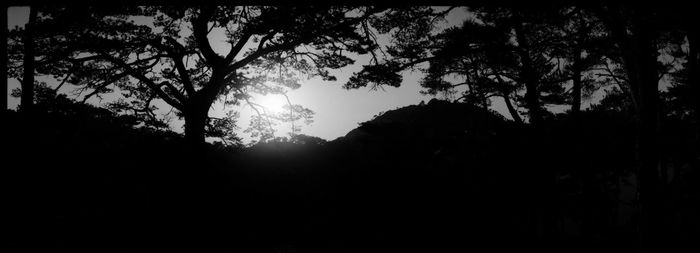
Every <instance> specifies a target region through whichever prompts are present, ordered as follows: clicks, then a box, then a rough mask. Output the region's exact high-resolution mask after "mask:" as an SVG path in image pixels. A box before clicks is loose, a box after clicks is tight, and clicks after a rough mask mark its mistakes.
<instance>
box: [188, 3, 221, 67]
mask: <svg viewBox="0 0 700 253" xmlns="http://www.w3.org/2000/svg"><path fill="white" fill-rule="evenodd" d="M212 14H214V8H211V7H202V8H200V13H199V16H197V17H196V18H194V19H192V33H193V34H194V38H195V40H196V41H197V45H198V46H199V49H200V50H201V51H202V54H203V55H204V59H205V60H206V61H207V62H209V63H210V64H211V65H214V66H216V65H219V64H221V63H224V59H223V57H221V56H220V55H218V54H216V52H214V49H212V47H211V44H209V39H208V38H207V34H208V33H209V31H208V27H207V26H208V19H209V17H211V15H212Z"/></svg>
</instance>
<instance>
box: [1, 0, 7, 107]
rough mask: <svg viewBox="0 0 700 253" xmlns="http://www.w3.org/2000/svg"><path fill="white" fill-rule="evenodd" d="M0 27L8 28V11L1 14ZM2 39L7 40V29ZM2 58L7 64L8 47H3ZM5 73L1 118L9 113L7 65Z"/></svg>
mask: <svg viewBox="0 0 700 253" xmlns="http://www.w3.org/2000/svg"><path fill="white" fill-rule="evenodd" d="M0 27H7V11H2V13H0ZM2 35H3V36H2V37H3V38H7V37H8V36H7V35H8V32H7V30H6V29H4V28H3V29H2ZM1 54H2V56H1V57H0V61H2V62H7V47H2V53H1ZM1 71H2V73H3V77H2V80H0V117H4V116H5V111H7V88H8V87H7V77H8V76H7V65H6V64H3V65H2V69H1Z"/></svg>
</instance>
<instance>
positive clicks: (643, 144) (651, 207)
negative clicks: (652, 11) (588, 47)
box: [610, 10, 663, 252]
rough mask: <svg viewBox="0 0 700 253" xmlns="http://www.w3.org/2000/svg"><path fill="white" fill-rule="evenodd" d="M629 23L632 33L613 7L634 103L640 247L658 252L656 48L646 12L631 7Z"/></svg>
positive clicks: (614, 29) (660, 240) (659, 234)
mask: <svg viewBox="0 0 700 253" xmlns="http://www.w3.org/2000/svg"><path fill="white" fill-rule="evenodd" d="M634 11H635V13H634V14H632V17H631V23H632V28H631V29H630V30H631V31H632V34H631V35H630V34H628V32H627V31H628V28H627V25H626V23H627V22H628V20H625V19H620V17H623V16H621V13H620V12H619V10H614V12H612V15H614V16H613V18H614V19H617V20H612V22H611V23H610V25H611V27H612V28H613V32H614V33H615V36H616V39H617V40H618V42H619V43H620V49H621V50H622V54H623V57H624V63H625V69H626V71H627V76H628V79H629V83H630V87H631V91H632V96H633V97H636V99H635V100H636V101H637V104H636V105H637V106H636V108H635V110H636V114H637V124H636V125H637V127H636V128H637V152H636V153H637V154H636V156H637V164H638V165H637V168H638V171H637V177H638V192H639V195H638V196H639V210H638V212H639V216H640V221H639V227H638V228H639V237H638V239H639V244H638V246H639V247H640V248H639V250H640V251H641V252H658V251H659V250H660V246H661V245H662V239H661V238H660V237H661V236H662V235H663V233H662V227H661V219H662V213H661V193H660V189H659V186H660V181H659V174H658V167H659V166H658V165H659V156H658V150H657V144H658V129H659V121H658V113H659V111H658V77H657V75H658V71H657V69H656V64H657V60H656V58H657V54H658V53H657V51H656V49H655V47H654V41H653V40H654V32H653V31H651V29H652V25H651V24H648V23H646V22H647V21H646V20H645V18H646V17H647V15H645V14H647V13H639V12H640V11H641V10H634Z"/></svg>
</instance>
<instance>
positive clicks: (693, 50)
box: [687, 30, 700, 169]
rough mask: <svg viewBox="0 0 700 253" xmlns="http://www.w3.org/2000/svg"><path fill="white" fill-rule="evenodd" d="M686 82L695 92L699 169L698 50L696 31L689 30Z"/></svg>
mask: <svg viewBox="0 0 700 253" xmlns="http://www.w3.org/2000/svg"><path fill="white" fill-rule="evenodd" d="M688 47H689V49H690V50H689V51H690V52H689V53H690V55H689V56H688V74H689V76H688V84H687V85H690V86H691V89H692V91H693V94H695V96H694V97H695V98H696V99H695V100H694V101H693V102H694V103H695V104H694V107H695V108H694V111H695V127H696V133H695V134H696V135H695V149H696V150H695V169H700V99H698V98H700V83H698V61H699V60H700V59H699V58H700V51H698V32H697V31H695V30H691V31H689V33H688Z"/></svg>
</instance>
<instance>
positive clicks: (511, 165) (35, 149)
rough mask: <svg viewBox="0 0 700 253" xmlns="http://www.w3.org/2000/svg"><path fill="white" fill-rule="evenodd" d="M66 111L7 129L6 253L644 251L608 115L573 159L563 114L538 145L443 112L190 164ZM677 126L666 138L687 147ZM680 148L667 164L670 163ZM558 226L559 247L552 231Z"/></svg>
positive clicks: (679, 226)
mask: <svg viewBox="0 0 700 253" xmlns="http://www.w3.org/2000/svg"><path fill="white" fill-rule="evenodd" d="M59 100H60V99H59ZM62 101H63V104H61V102H55V103H54V104H53V105H52V107H50V108H52V109H51V110H46V111H41V112H40V113H38V114H37V115H36V116H34V117H32V118H25V117H23V116H22V115H21V114H18V113H13V112H10V113H8V118H9V119H11V122H17V124H12V125H10V127H11V128H10V129H8V131H5V132H4V136H3V140H4V143H5V144H6V145H8V146H9V147H15V148H13V149H8V150H6V151H5V155H7V156H6V157H8V160H7V163H6V165H7V166H6V167H5V168H6V169H5V170H6V172H8V173H7V176H6V177H5V178H6V186H7V189H9V191H8V195H9V197H10V200H11V201H10V202H9V203H13V205H12V206H10V207H9V208H8V209H9V210H11V212H10V214H9V215H10V216H9V217H13V218H12V219H11V220H10V221H11V222H10V223H11V225H12V226H10V228H11V230H12V231H13V233H12V235H13V236H14V237H13V242H14V243H15V245H13V246H16V247H17V248H19V249H25V250H26V251H35V250H50V251H54V252H76V251H79V252H94V251H99V252H163V251H203V252H204V251H206V252H214V251H226V250H229V251H239V250H240V251H244V252H284V250H294V251H296V252H329V251H332V252H341V251H342V252H360V251H361V252H367V251H369V252H386V251H390V252H396V251H414V250H416V251H442V250H472V249H489V250H494V251H501V250H517V249H524V248H532V249H543V250H553V251H556V250H557V249H558V248H561V247H570V246H569V245H579V246H577V247H575V248H570V249H568V251H574V252H578V251H580V252H588V251H590V250H596V251H601V250H602V251H626V250H627V249H628V247H629V244H633V243H634V233H635V232H634V231H635V230H634V219H635V217H634V215H633V213H634V212H632V211H631V210H632V209H633V207H632V206H629V205H630V202H631V201H632V199H633V197H632V196H630V195H633V194H634V193H633V192H634V190H633V189H634V188H633V187H632V186H630V185H628V184H630V183H633V182H628V181H629V180H630V178H631V177H630V173H631V170H632V166H633V160H634V157H633V153H632V152H631V151H630V150H633V147H632V145H633V142H632V140H633V136H632V135H631V133H630V132H629V131H627V129H628V125H629V124H631V123H630V122H629V120H628V119H625V117H624V116H623V115H616V114H615V113H610V112H594V111H589V112H585V113H583V115H582V117H583V118H585V119H586V120H585V121H583V122H587V123H586V124H585V125H578V126H577V127H578V128H577V129H586V130H585V131H584V132H583V135H584V136H585V137H586V138H595V139H596V141H595V142H582V143H580V144H579V146H577V148H578V149H577V150H579V152H580V153H578V154H572V153H571V152H569V151H570V150H572V148H574V147H572V145H571V144H569V142H568V141H567V140H566V137H567V136H568V135H567V131H569V130H570V129H572V128H574V126H572V125H571V124H572V123H571V121H570V119H569V118H567V117H566V116H556V117H551V118H549V119H548V120H547V121H546V125H545V128H546V129H549V130H547V131H544V132H541V133H533V131H532V130H531V129H528V128H527V127H522V126H518V125H516V124H515V123H513V122H510V121H506V120H504V119H503V118H502V117H501V116H499V115H497V114H495V113H493V112H489V111H486V110H483V109H481V108H478V107H475V106H472V105H468V104H462V103H450V102H445V101H439V100H432V101H430V102H429V103H427V104H425V105H413V106H408V107H404V108H398V109H396V110H391V111H387V112H385V113H383V114H381V115H379V116H376V117H375V118H374V119H372V120H370V121H368V122H365V123H362V124H361V126H360V127H358V128H357V129H355V130H353V131H351V132H350V133H348V134H347V135H346V136H344V137H341V138H338V139H336V140H333V141H329V142H325V141H323V140H321V139H317V138H316V139H314V138H311V137H307V138H306V139H305V140H306V141H305V142H302V141H298V140H297V141H277V142H275V141H271V142H267V143H261V144H258V145H256V146H253V147H251V148H248V149H245V150H230V149H221V148H217V147H215V146H211V145H208V146H207V147H206V152H203V153H201V154H202V156H203V157H199V158H193V157H192V156H191V154H190V153H188V152H190V150H189V147H188V146H187V145H186V142H185V141H184V140H183V139H182V137H181V136H179V135H177V134H174V133H170V132H164V131H154V130H150V131H149V130H146V129H134V128H133V127H131V125H130V121H128V120H126V119H124V118H121V117H115V116H114V115H112V114H111V113H109V112H108V111H104V110H101V109H98V108H94V107H91V106H86V105H78V104H72V103H70V101H69V100H62ZM38 107H41V104H39V105H38ZM603 124H606V125H603ZM682 126H683V124H682V123H681V122H679V124H678V125H677V126H673V127H674V128H676V129H673V130H670V131H667V132H668V133H677V134H678V135H681V136H682V131H690V129H683V128H682ZM669 127H670V126H669ZM535 134H537V139H534V137H532V136H533V135H535ZM675 136H676V135H675V134H669V136H667V139H668V140H669V141H672V138H677V137H675ZM300 139H302V138H300ZM525 147H529V148H525ZM678 149H679V150H682V147H678ZM23 150H31V152H30V154H31V157H27V156H26V155H25V154H24V153H23V152H20V151H23ZM679 150H672V149H669V150H668V152H669V153H673V154H675V155H674V156H672V158H671V159H678V162H677V163H680V161H682V160H681V159H684V158H683V157H682V156H683V155H682V153H680V151H679ZM579 157H586V159H585V160H579V159H580V158H579ZM674 162H676V161H672V162H671V163H670V164H677V163H674ZM671 166H675V165H671ZM535 168H537V169H535ZM676 170H677V169H676V168H673V169H672V171H674V172H673V173H676V174H674V176H672V177H671V178H670V179H669V184H668V186H669V189H670V191H669V198H668V203H667V207H668V212H669V217H673V219H671V220H669V221H668V222H669V224H671V225H672V226H671V227H673V230H670V231H668V236H669V241H670V242H673V244H674V245H672V246H673V247H681V246H692V244H691V243H692V238H691V237H690V236H691V235H692V234H693V233H697V230H694V229H696V228H697V225H698V223H697V222H698V220H697V212H696V211H697V199H698V187H697V184H692V183H691V182H693V181H692V180H696V178H697V174H693V172H692V171H687V170H684V169H683V168H681V169H680V170H679V171H676ZM539 171H551V172H553V174H554V175H556V178H551V180H548V179H549V178H543V175H542V174H544V173H540V172H539ZM548 219H551V220H548ZM547 222H551V223H552V224H553V225H554V227H553V228H548V229H556V233H555V234H547V233H546V231H544V229H547V227H546V226H547Z"/></svg>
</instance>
